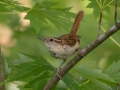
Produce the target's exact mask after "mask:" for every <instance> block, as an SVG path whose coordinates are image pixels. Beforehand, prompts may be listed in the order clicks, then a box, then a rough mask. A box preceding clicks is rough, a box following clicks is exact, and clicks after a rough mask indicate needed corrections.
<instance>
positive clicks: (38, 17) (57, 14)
mask: <svg viewBox="0 0 120 90" xmlns="http://www.w3.org/2000/svg"><path fill="white" fill-rule="evenodd" d="M49 3H50V6H49V5H48V4H49ZM41 5H42V6H44V7H45V8H40V7H41ZM45 5H47V6H49V7H51V5H55V4H51V2H47V4H45V3H41V4H40V3H36V4H35V6H34V7H33V8H32V10H31V11H29V12H28V14H27V15H26V16H25V19H29V20H30V25H31V26H32V27H34V28H35V29H36V31H37V32H39V30H40V28H41V27H42V26H43V24H47V23H48V21H50V22H51V23H53V24H54V25H55V26H56V27H57V28H59V29H61V28H63V29H65V30H69V29H70V25H71V24H72V23H71V21H70V19H71V18H73V16H74V14H73V13H70V12H69V11H68V10H70V8H66V9H53V8H46V6H45Z"/></svg>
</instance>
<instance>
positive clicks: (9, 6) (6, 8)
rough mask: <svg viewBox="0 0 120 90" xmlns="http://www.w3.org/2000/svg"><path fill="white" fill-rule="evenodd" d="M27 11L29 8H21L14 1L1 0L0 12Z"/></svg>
mask: <svg viewBox="0 0 120 90" xmlns="http://www.w3.org/2000/svg"><path fill="white" fill-rule="evenodd" d="M28 9H30V8H28V7H24V6H21V4H20V3H19V2H18V1H14V0H1V1H0V11H1V12H3V13H4V12H11V11H13V10H17V11H26V10H28ZM11 13H12V12H11Z"/></svg>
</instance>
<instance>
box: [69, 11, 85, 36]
mask: <svg viewBox="0 0 120 90" xmlns="http://www.w3.org/2000/svg"><path fill="white" fill-rule="evenodd" d="M83 16H84V11H82V10H81V11H79V12H78V14H77V16H76V18H75V21H74V24H73V26H72V29H71V32H70V34H71V35H76V32H77V30H78V28H79V24H80V22H81V21H82V18H83Z"/></svg>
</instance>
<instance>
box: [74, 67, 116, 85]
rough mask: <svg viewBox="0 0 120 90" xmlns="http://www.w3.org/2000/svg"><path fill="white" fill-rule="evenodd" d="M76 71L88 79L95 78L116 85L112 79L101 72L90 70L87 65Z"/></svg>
mask: <svg viewBox="0 0 120 90" xmlns="http://www.w3.org/2000/svg"><path fill="white" fill-rule="evenodd" d="M76 71H77V72H78V73H80V74H81V75H82V76H83V77H86V78H88V79H92V78H96V79H100V80H106V81H109V82H112V83H116V82H115V80H114V79H112V78H111V77H110V76H109V75H107V74H104V73H103V71H102V70H97V69H90V68H89V67H88V65H84V66H79V67H77V68H76Z"/></svg>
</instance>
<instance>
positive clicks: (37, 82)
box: [25, 71, 51, 90]
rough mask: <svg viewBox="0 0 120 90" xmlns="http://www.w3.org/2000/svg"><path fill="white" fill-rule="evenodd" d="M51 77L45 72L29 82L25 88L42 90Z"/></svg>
mask: <svg viewBox="0 0 120 90" xmlns="http://www.w3.org/2000/svg"><path fill="white" fill-rule="evenodd" d="M50 77H51V75H50V73H49V72H47V71H45V72H43V73H42V74H41V75H40V76H38V77H36V78H35V79H34V80H32V81H30V82H29V83H28V84H27V85H26V86H25V88H32V89H33V90H42V89H43V87H44V86H45V85H46V83H47V82H48V79H49V78H50Z"/></svg>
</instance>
